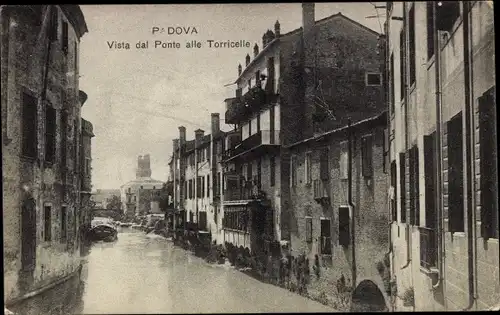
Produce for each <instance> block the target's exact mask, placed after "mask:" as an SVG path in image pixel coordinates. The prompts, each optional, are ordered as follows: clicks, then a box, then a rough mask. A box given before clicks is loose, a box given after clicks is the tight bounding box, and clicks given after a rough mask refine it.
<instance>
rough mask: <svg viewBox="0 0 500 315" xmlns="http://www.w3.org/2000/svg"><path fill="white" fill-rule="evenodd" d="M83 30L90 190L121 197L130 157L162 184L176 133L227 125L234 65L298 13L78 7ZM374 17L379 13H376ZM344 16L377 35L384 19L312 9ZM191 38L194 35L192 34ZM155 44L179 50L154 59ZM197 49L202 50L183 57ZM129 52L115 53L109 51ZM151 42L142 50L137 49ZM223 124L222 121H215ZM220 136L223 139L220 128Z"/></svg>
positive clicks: (345, 8) (327, 7) (348, 9)
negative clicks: (231, 44) (117, 191)
mask: <svg viewBox="0 0 500 315" xmlns="http://www.w3.org/2000/svg"><path fill="white" fill-rule="evenodd" d="M81 8H82V10H83V14H84V15H85V20H86V23H87V26H88V29H89V32H88V33H87V34H85V35H84V36H83V37H82V39H81V50H80V75H81V78H80V89H81V90H83V91H85V92H86V93H87V94H88V96H89V98H88V100H87V102H86V103H85V105H84V107H83V112H82V117H83V118H85V119H87V120H89V121H91V122H92V124H93V125H94V133H95V137H94V138H93V140H92V158H93V160H92V167H93V170H92V182H93V186H94V189H97V188H101V189H105V188H119V187H120V185H122V184H124V183H125V182H127V181H129V180H132V179H134V178H135V168H136V166H137V156H139V155H144V154H147V153H149V154H150V155H151V168H152V177H153V178H155V179H158V180H163V181H164V180H167V178H168V160H169V157H170V155H171V153H172V139H174V138H177V137H178V126H180V125H183V126H185V127H186V128H187V138H188V140H190V139H193V138H194V130H195V129H198V128H201V129H203V130H205V133H206V134H208V133H209V132H210V113H212V112H218V113H220V115H221V119H223V118H224V106H225V105H224V103H223V100H224V99H225V98H226V97H229V96H232V95H234V86H230V87H224V85H225V84H228V83H232V82H234V80H235V79H236V76H237V67H238V63H242V65H243V66H244V60H245V55H246V54H247V53H250V55H251V56H252V50H253V46H254V44H255V43H258V45H259V47H261V45H262V35H263V33H264V32H265V31H266V30H267V29H272V30H273V31H274V23H275V22H276V20H279V22H280V24H281V33H282V34H284V33H287V32H289V31H292V30H294V29H296V28H299V27H301V22H302V14H301V4H300V3H293V4H285V3H282V4H206V5H200V4H196V5H119V6H118V5H98V6H97V5H82V6H81ZM378 11H379V13H380V14H382V13H381V10H380V9H379V10H378ZM338 12H342V14H344V15H346V16H348V17H350V18H351V19H354V20H356V21H358V22H360V23H362V24H364V25H366V26H368V27H370V28H372V29H373V30H375V31H377V32H381V25H380V24H382V23H383V16H382V17H381V18H380V24H379V20H378V19H376V18H372V19H366V17H367V16H373V15H375V14H376V13H375V9H374V7H373V6H372V5H371V4H370V3H317V4H316V20H319V19H322V18H324V17H327V16H330V15H332V14H336V13H338ZM155 26H156V27H159V28H162V27H163V28H165V29H167V27H169V26H173V27H178V26H180V27H184V28H186V30H187V28H188V27H190V30H189V33H190V34H183V35H168V34H167V33H166V32H165V33H162V34H157V35H153V34H152V28H153V27H155ZM193 28H196V31H197V34H191V32H192V29H193ZM209 39H213V40H217V41H227V40H246V41H249V42H250V43H251V47H250V48H225V49H224V48H220V49H213V48H212V49H211V48H208V45H207V44H206V41H207V40H209ZM155 40H162V41H164V42H171V41H177V42H179V43H181V45H182V47H181V48H180V49H161V48H157V49H154V47H152V46H153V43H154V41H155ZM191 40H198V41H200V42H202V44H203V45H204V46H203V47H202V48H193V49H187V48H185V46H184V45H185V42H187V41H191ZM111 41H117V42H128V43H129V44H130V46H131V47H130V49H129V50H114V49H110V48H109V47H108V42H111ZM138 41H143V42H144V41H149V49H142V50H140V49H136V48H135V45H136V43H137V42H138ZM221 124H222V125H223V124H224V121H221ZM223 129H225V130H227V127H226V128H224V126H223Z"/></svg>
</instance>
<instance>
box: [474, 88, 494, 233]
mask: <svg viewBox="0 0 500 315" xmlns="http://www.w3.org/2000/svg"><path fill="white" fill-rule="evenodd" d="M496 121H497V119H496V102H495V87H493V88H492V89H491V90H489V91H488V92H486V93H485V94H484V95H483V96H482V97H480V98H479V139H480V140H479V141H480V152H479V158H480V169H479V171H480V174H481V181H480V185H479V187H478V188H480V189H481V200H480V203H481V236H482V237H483V238H485V239H487V238H497V239H498V237H499V235H498V234H499V233H498V229H499V227H498V165H497V157H498V153H497V130H496Z"/></svg>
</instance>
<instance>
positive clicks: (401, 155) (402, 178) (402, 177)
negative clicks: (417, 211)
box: [399, 153, 406, 223]
mask: <svg viewBox="0 0 500 315" xmlns="http://www.w3.org/2000/svg"><path fill="white" fill-rule="evenodd" d="M405 162H406V161H405V154H404V153H399V187H400V195H401V197H400V209H399V211H400V216H401V223H406V177H405V176H406V163H405Z"/></svg>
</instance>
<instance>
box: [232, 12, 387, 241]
mask: <svg viewBox="0 0 500 315" xmlns="http://www.w3.org/2000/svg"><path fill="white" fill-rule="evenodd" d="M302 18H303V19H302V28H300V29H297V30H294V31H291V32H289V33H286V34H281V30H280V24H279V22H276V24H275V27H274V32H272V31H270V30H268V31H267V32H266V33H265V34H264V36H263V47H262V51H260V52H259V47H258V45H257V44H256V45H255V46H254V54H253V56H254V57H253V59H251V58H250V56H249V55H247V56H246V60H245V68H244V69H242V67H241V66H239V69H238V79H237V80H236V84H237V90H236V97H234V98H230V99H227V100H226V109H227V111H226V123H228V124H235V125H236V128H235V130H236V131H235V133H236V135H235V136H234V137H235V138H234V140H232V141H234V143H231V144H228V146H227V149H228V150H227V152H226V158H225V165H226V171H225V177H226V187H225V190H224V211H225V217H226V215H227V214H228V213H230V212H235V214H233V215H232V216H233V217H234V218H232V219H226V220H229V222H228V231H229V230H230V231H231V233H232V234H236V235H235V236H234V237H232V239H231V240H230V242H237V244H235V245H236V246H240V245H242V246H244V247H249V248H250V247H251V246H249V244H250V243H254V242H256V243H255V244H257V243H261V244H264V248H268V245H267V243H268V242H277V241H279V242H281V244H282V245H283V244H286V242H288V241H290V240H291V234H292V233H296V231H295V230H294V226H293V222H292V221H293V216H294V214H293V210H292V208H293V207H291V205H290V202H291V197H292V196H291V190H290V176H291V174H290V170H291V169H292V167H291V164H290V163H291V159H290V152H289V151H288V150H287V149H286V147H287V146H289V145H292V144H294V143H297V142H299V141H302V140H304V139H308V138H311V137H313V136H314V135H315V134H319V133H323V132H327V131H329V130H332V129H335V128H340V127H342V126H346V125H347V123H348V120H350V121H351V122H352V123H356V122H358V121H361V120H363V119H366V118H368V117H371V116H373V115H377V114H380V112H381V111H382V110H383V106H384V103H383V90H382V73H383V64H384V63H383V60H384V58H383V56H382V55H381V54H380V53H378V52H377V51H378V48H377V46H378V45H379V44H380V42H381V41H380V39H381V35H380V34H378V33H376V32H374V31H373V30H371V29H368V28H366V27H365V26H363V25H361V24H359V23H357V22H355V21H353V20H351V19H349V18H348V17H346V16H344V15H342V14H340V13H338V14H335V15H332V16H329V17H327V18H324V19H322V20H319V21H316V20H315V6H314V3H305V4H303V5H302ZM332 104H335V105H332ZM238 137H239V138H238ZM228 139H229V137H228ZM228 141H229V140H228ZM233 173H234V174H233ZM250 209H253V210H250ZM257 222H259V223H257ZM252 231H255V233H252ZM252 234H254V235H261V236H262V238H263V239H255V240H251V238H252V237H251V235H252ZM233 240H234V241H233ZM241 241H243V242H244V244H241V243H242V242H241ZM250 249H252V248H250Z"/></svg>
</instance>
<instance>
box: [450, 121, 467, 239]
mask: <svg viewBox="0 0 500 315" xmlns="http://www.w3.org/2000/svg"><path fill="white" fill-rule="evenodd" d="M447 125H448V128H447V129H448V209H449V210H448V224H449V231H450V232H452V233H453V232H464V228H465V224H464V203H463V198H464V193H463V157H462V154H463V144H462V113H459V114H458V115H456V116H455V117H453V118H452V119H451V120H450V121H449V122H448V123H447Z"/></svg>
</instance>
